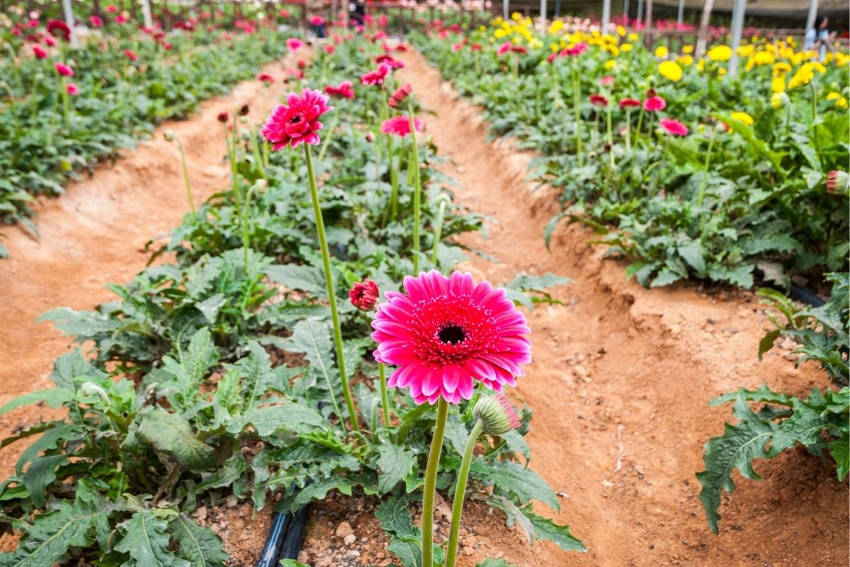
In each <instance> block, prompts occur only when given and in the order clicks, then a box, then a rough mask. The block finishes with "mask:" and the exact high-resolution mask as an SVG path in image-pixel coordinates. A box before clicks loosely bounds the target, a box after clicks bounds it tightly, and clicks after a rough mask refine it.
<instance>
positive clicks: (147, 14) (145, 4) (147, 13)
mask: <svg viewBox="0 0 850 567" xmlns="http://www.w3.org/2000/svg"><path fill="white" fill-rule="evenodd" d="M142 19H143V20H144V22H145V27H146V28H148V29H151V28H153V18H151V3H150V0H142Z"/></svg>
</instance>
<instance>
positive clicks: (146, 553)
mask: <svg viewBox="0 0 850 567" xmlns="http://www.w3.org/2000/svg"><path fill="white" fill-rule="evenodd" d="M170 540H171V538H170V534H169V532H168V520H166V519H164V518H162V517H159V516H158V514H157V512H155V511H153V510H144V511H141V512H136V513H135V514H133V516H132V517H131V518H130V520H129V521H128V522H127V524H126V526H125V528H124V536H123V537H122V538H121V539H120V540H119V541H118V543H116V544H115V548H114V549H115V551H118V552H119V553H126V554H127V555H129V556H130V558H129V559H127V560H126V561H125V562H124V563H123V564H122V565H121V567H191V564H190V563H189V562H188V561H186V560H185V559H181V558H179V557H177V556H176V555H175V554H174V553H172V552H171V551H170V549H169V543H170Z"/></svg>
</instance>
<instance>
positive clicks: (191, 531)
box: [168, 514, 228, 567]
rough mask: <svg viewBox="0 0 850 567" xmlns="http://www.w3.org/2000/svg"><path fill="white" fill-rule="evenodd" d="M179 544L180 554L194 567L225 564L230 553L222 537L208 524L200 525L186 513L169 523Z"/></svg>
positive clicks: (215, 566)
mask: <svg viewBox="0 0 850 567" xmlns="http://www.w3.org/2000/svg"><path fill="white" fill-rule="evenodd" d="M168 527H169V530H170V531H171V533H172V535H173V536H174V541H175V542H176V543H177V546H178V552H177V553H178V555H180V557H182V558H183V559H186V560H187V561H189V564H190V565H191V566H192V567H218V566H222V565H224V562H225V561H227V559H228V555H227V554H226V553H225V552H224V550H223V549H222V547H221V539H219V537H218V535H216V533H215V532H214V531H212V530H211V529H209V528H208V527H206V526H199V525H198V524H197V523H195V520H193V519H192V518H190V517H189V516H187V515H186V514H180V515H178V516H177V517H176V518H174V519H173V520H171V522H169V524H168Z"/></svg>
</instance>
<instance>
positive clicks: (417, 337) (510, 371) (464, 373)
mask: <svg viewBox="0 0 850 567" xmlns="http://www.w3.org/2000/svg"><path fill="white" fill-rule="evenodd" d="M404 289H405V293H398V292H392V291H390V292H387V294H386V296H387V301H386V302H384V303H382V304H380V305H378V312H377V314H376V315H375V319H374V321H372V328H373V329H374V330H375V331H374V332H373V333H372V338H373V339H375V341H376V342H377V343H378V348H377V350H376V351H375V359H376V360H377V361H379V362H382V363H384V364H390V365H395V366H398V369H397V370H396V371H395V372H394V373H393V375H392V377H391V378H390V379H389V381H388V382H387V384H388V385H390V386H393V387H397V388H409V389H410V394H411V395H412V396H413V399H414V401H415V402H416V403H417V404H421V403H424V402H428V403H434V402H436V401H437V400H438V399H439V398H443V399H444V400H446V401H447V402H450V403H454V404H457V403H460V401H461V400H462V399H464V400H468V399H470V398H471V397H472V390H473V388H474V385H475V381H476V380H477V381H479V382H481V383H483V384H484V385H485V386H486V387H488V388H492V389H493V390H496V391H501V390H502V386H504V385H505V384H508V385H511V386H513V385H516V378H515V376H522V375H524V373H523V371H522V369H521V368H520V365H522V364H526V363H528V362H530V361H531V341H529V340H528V339H527V338H526V337H525V335H526V334H528V333H530V332H531V330H530V329H529V328H528V325H526V322H525V317H524V316H523V314H522V313H520V312H519V311H518V310H517V309H516V307H514V304H513V303H512V302H511V301H510V300H508V299H507V298H506V297H505V291H504V290H503V289H493V287H492V286H491V285H490V284H489V283H488V282H481V283H479V284H478V285H476V284H475V282H474V281H473V279H472V276H471V275H470V274H463V273H460V272H455V273H454V274H452V276H451V277H450V278H449V277H446V276H444V275H442V274H440V273H439V272H437V271H432V272H426V273H423V274H421V275H420V276H419V277H416V278H414V277H410V276H408V277H406V278H404Z"/></svg>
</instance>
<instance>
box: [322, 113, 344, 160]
mask: <svg viewBox="0 0 850 567" xmlns="http://www.w3.org/2000/svg"><path fill="white" fill-rule="evenodd" d="M338 122H339V112H335V113H334V117H333V120H332V121H331V125H330V127H329V128H328V135H327V136H325V141H324V142H322V149H321V150H319V157H318V158H317V159H318V160H319V161H322V159H324V157H325V152H327V151H328V144H329V143H330V141H331V138H333V135H334V130H335V129H336V125H337V123H338Z"/></svg>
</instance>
